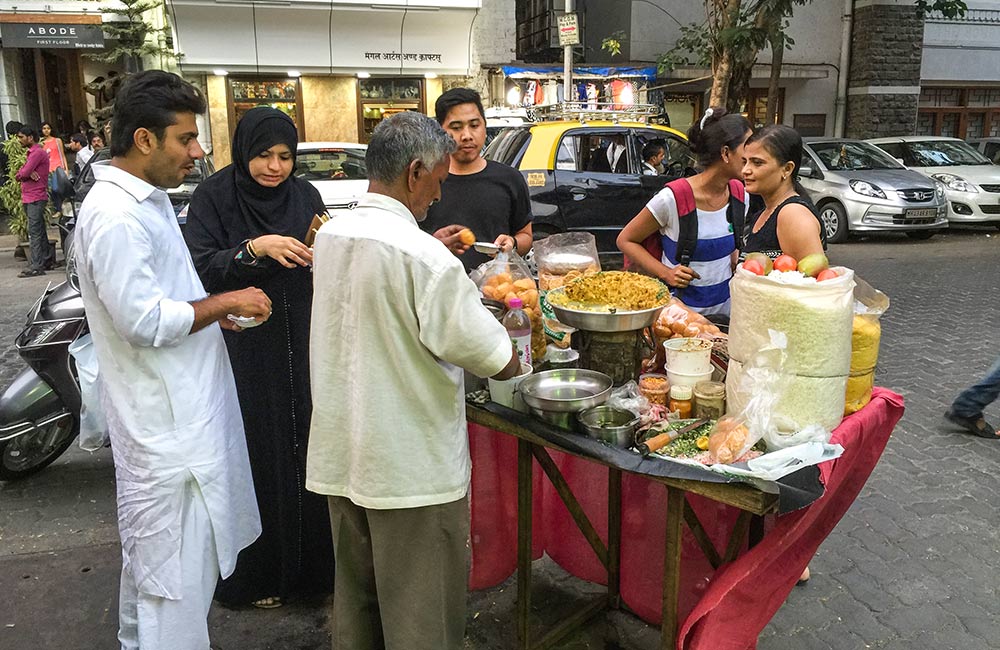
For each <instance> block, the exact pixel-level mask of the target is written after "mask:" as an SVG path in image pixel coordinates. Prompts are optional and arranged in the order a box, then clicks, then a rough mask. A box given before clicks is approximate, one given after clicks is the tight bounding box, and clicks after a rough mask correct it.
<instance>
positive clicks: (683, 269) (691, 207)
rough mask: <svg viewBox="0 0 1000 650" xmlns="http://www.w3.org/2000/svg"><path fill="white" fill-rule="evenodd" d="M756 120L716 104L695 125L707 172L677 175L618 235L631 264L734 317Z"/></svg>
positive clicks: (692, 300)
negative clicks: (732, 288)
mask: <svg viewBox="0 0 1000 650" xmlns="http://www.w3.org/2000/svg"><path fill="white" fill-rule="evenodd" d="M750 134H751V128H750V123H749V122H748V121H747V119H746V118H745V117H743V116H742V115H740V114H738V113H728V112H727V111H726V110H725V109H724V108H715V107H713V108H709V109H708V110H707V111H705V115H704V116H703V117H702V118H701V119H700V120H699V121H698V122H696V123H695V124H694V125H693V126H692V127H691V128H690V130H688V142H689V144H690V146H691V153H692V154H694V155H695V156H697V158H698V164H699V166H700V167H701V169H702V171H701V172H700V173H698V174H697V175H695V176H692V177H690V178H680V179H677V180H675V181H671V182H670V183H668V184H667V186H666V187H664V188H663V189H662V190H660V192H659V193H658V194H657V195H656V196H654V197H653V198H652V199H651V200H650V201H649V203H647V204H646V207H644V208H643V209H642V210H641V211H640V212H639V214H637V215H636V216H635V217H634V218H633V219H632V220H631V221H630V222H629V223H628V224H627V225H626V226H625V227H624V228H623V229H622V231H621V233H620V234H619V235H618V242H617V243H618V248H619V250H621V251H622V253H624V254H625V257H626V260H627V265H628V266H632V267H636V268H637V270H639V271H642V272H643V273H646V274H648V275H651V276H653V277H655V278H659V279H660V280H662V281H664V282H666V283H667V284H668V285H670V286H671V287H673V288H674V289H675V294H676V295H678V296H679V297H680V298H681V300H683V301H684V304H685V305H687V306H688V307H690V308H691V309H694V310H695V311H698V312H700V313H702V314H705V315H706V316H712V315H718V316H723V317H726V316H728V315H729V280H730V278H732V275H733V268H734V266H735V263H736V258H737V254H738V248H739V246H740V244H741V242H739V241H738V238H737V237H734V235H733V233H742V231H743V218H744V215H745V214H746V193H745V191H744V189H743V183H742V182H741V181H740V180H739V179H740V177H741V175H742V170H743V143H744V142H745V141H746V140H747V138H748V137H750Z"/></svg>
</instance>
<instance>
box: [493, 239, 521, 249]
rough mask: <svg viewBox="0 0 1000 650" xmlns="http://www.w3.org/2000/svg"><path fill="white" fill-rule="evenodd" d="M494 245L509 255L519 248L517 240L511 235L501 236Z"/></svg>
mask: <svg viewBox="0 0 1000 650" xmlns="http://www.w3.org/2000/svg"><path fill="white" fill-rule="evenodd" d="M493 244H494V245H496V246H499V247H500V252H502V253H509V252H511V251H512V250H514V247H515V246H517V240H516V239H514V238H513V237H511V236H510V235H500V236H499V237H497V238H496V241H494V242H493Z"/></svg>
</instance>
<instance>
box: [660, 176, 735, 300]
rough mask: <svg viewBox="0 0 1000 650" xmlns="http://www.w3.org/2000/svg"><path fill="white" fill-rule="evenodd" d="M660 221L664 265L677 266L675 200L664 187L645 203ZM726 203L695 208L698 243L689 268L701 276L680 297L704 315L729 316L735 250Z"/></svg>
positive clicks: (677, 232) (678, 229)
mask: <svg viewBox="0 0 1000 650" xmlns="http://www.w3.org/2000/svg"><path fill="white" fill-rule="evenodd" d="M646 207H647V208H648V209H649V211H650V212H651V213H652V214H653V217H655V218H656V221H657V223H659V224H660V235H661V239H662V242H663V259H662V260H661V261H662V262H663V264H664V265H665V266H666V267H668V268H673V267H675V266H677V240H678V238H679V233H680V226H679V223H678V221H679V217H678V214H677V203H676V201H675V200H674V194H673V192H671V191H670V189H669V188H664V189H662V190H660V192H659V193H658V194H657V195H656V196H654V197H653V198H652V199H651V200H650V202H649V203H648V204H647V205H646ZM727 209H728V205H727V206H726V207H724V208H722V209H721V210H715V211H713V212H709V211H707V210H702V209H700V208H699V209H698V246H697V247H696V248H695V251H694V255H693V257H692V259H691V265H690V266H691V268H692V269H693V270H694V271H695V273H697V274H698V275H700V276H701V277H700V278H698V279H696V280H694V281H692V282H691V285H690V286H689V287H687V288H686V289H684V292H683V294H682V295H681V296H680V298H681V300H683V301H684V304H685V305H687V306H688V307H690V308H691V309H693V310H695V311H697V312H700V313H702V314H705V315H713V314H723V315H726V316H728V315H729V280H730V279H731V278H732V277H733V271H732V262H731V256H732V253H733V251H735V250H736V241H735V239H734V238H733V232H732V227H731V225H730V223H729V220H728V219H727V218H726V211H727Z"/></svg>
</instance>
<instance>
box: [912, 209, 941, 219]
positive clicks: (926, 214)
mask: <svg viewBox="0 0 1000 650" xmlns="http://www.w3.org/2000/svg"><path fill="white" fill-rule="evenodd" d="M936 216H937V210H936V209H934V208H914V209H912V210H907V211H906V218H907V219H933V218H934V217H936Z"/></svg>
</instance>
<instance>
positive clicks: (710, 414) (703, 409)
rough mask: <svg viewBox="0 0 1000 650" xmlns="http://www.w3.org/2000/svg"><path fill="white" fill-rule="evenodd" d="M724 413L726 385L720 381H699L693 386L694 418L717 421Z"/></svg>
mask: <svg viewBox="0 0 1000 650" xmlns="http://www.w3.org/2000/svg"><path fill="white" fill-rule="evenodd" d="M725 413H726V385H725V384H723V383H722V382H721V381H699V382H698V383H697V384H695V385H694V416H695V417H696V418H699V419H700V418H705V419H708V420H718V419H719V418H721V417H722V416H723V415H724V414H725Z"/></svg>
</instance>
